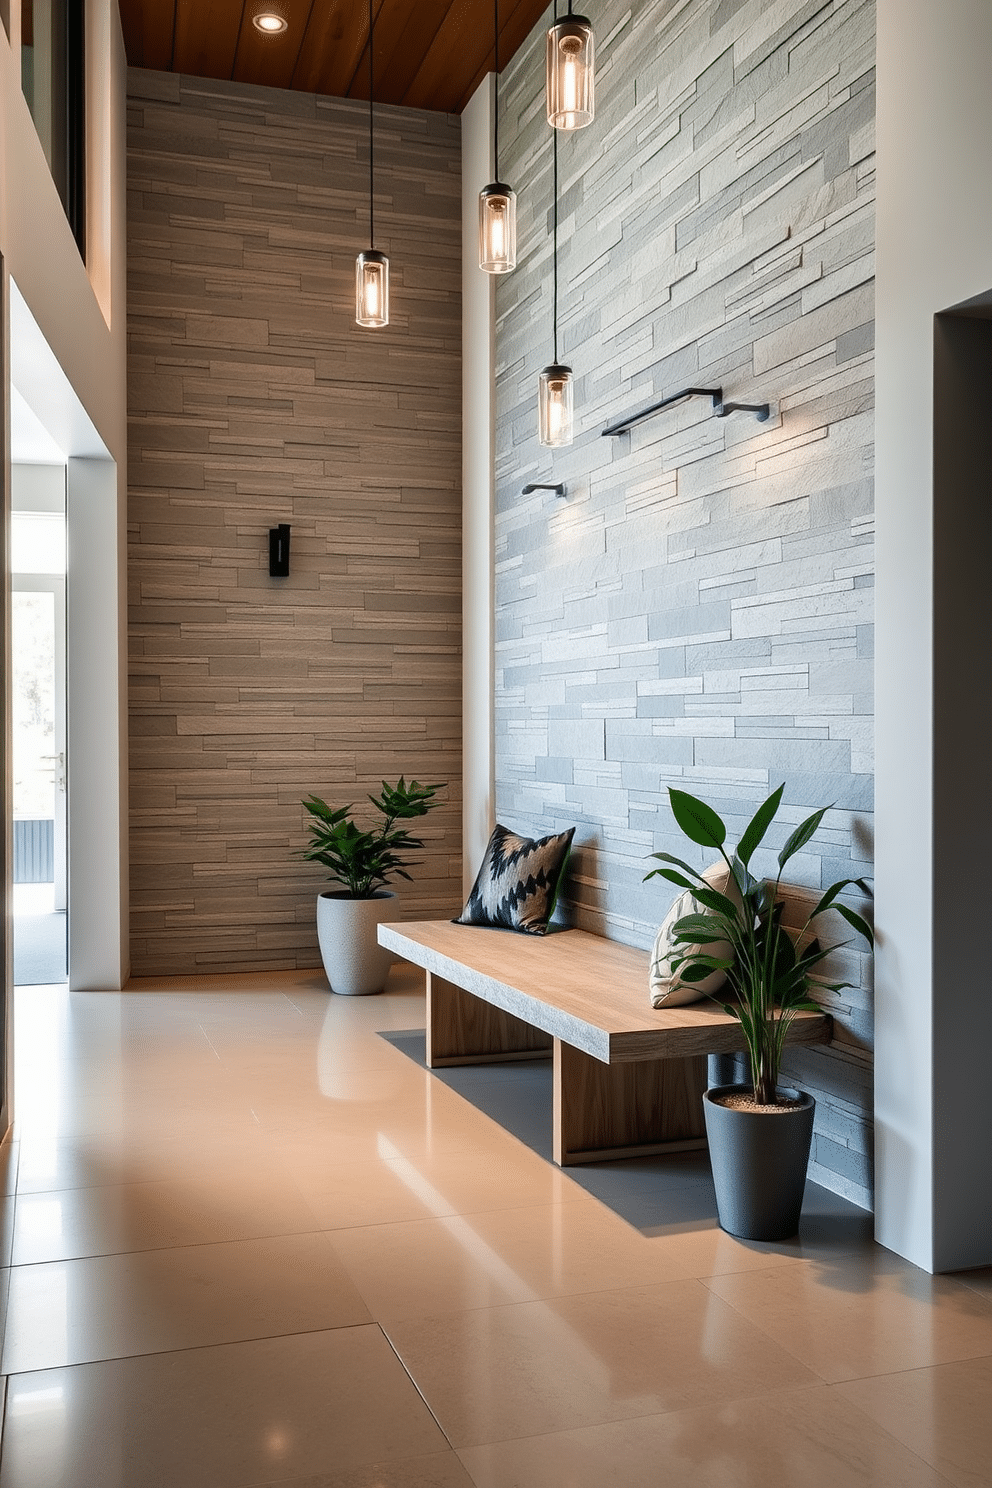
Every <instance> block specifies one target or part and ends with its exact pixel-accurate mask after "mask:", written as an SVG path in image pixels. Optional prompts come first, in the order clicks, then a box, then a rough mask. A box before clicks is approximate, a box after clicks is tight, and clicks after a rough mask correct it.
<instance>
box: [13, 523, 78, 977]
mask: <svg viewBox="0 0 992 1488" xmlns="http://www.w3.org/2000/svg"><path fill="white" fill-rule="evenodd" d="M11 559H12V562H11V567H12V570H13V574H12V590H13V592H12V595H11V650H12V653H13V672H12V683H13V773H14V982H15V985H21V986H23V985H32V984H33V985H37V984H52V983H56V982H64V981H65V980H66V976H67V908H68V906H67V851H66V848H67V843H66V820H67V811H66V804H67V803H66V685H65V684H66V672H65V655H66V630H65V518H64V515H62V514H60V513H50V512H44V513H42V512H14V513H13V514H12V517H11ZM60 566H61V572H59V571H58V569H59V567H60Z"/></svg>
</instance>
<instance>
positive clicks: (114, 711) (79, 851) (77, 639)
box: [66, 459, 128, 991]
mask: <svg viewBox="0 0 992 1488" xmlns="http://www.w3.org/2000/svg"><path fill="white" fill-rule="evenodd" d="M117 481H118V471H117V466H116V465H115V463H114V462H113V461H112V460H89V459H71V460H70V461H69V464H68V480H67V499H66V511H67V530H68V560H69V561H68V572H67V578H66V610H67V619H68V645H67V672H68V692H69V706H68V735H69V747H68V767H69V985H70V987H71V989H72V990H73V991H87V990H97V991H100V990H113V989H117V988H120V987H121V986H123V984H124V981H125V980H126V979H127V974H128V950H127V930H128V879H127V864H128V853H127V813H126V794H125V793H126V790H127V691H126V672H125V668H124V659H125V657H126V646H125V644H124V640H125V636H124V613H125V611H124V602H125V588H124V582H123V576H124V564H123V561H122V555H121V552H120V544H121V529H120V523H119V521H118V490H117ZM121 499H122V500H123V493H122V494H121Z"/></svg>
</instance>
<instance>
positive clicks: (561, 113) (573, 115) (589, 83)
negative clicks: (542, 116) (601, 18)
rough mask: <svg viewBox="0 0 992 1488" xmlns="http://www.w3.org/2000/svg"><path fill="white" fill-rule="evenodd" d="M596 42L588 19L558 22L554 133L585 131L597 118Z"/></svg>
mask: <svg viewBox="0 0 992 1488" xmlns="http://www.w3.org/2000/svg"><path fill="white" fill-rule="evenodd" d="M593 50H594V38H593V34H592V25H591V24H590V22H589V21H588V20H587V19H586V17H585V16H581V15H573V14H572V0H568V15H567V16H565V17H563V19H562V20H559V19H558V4H557V0H555V22H554V25H553V26H552V27H551V29H550V31H549V32H548V123H549V124H550V125H551V126H552V128H553V129H583V128H584V127H585V125H586V124H591V123H592V121H593V115H594V114H595V111H596V109H595V97H594V76H593Z"/></svg>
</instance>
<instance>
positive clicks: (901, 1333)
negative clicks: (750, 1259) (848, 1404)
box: [707, 1249, 992, 1381]
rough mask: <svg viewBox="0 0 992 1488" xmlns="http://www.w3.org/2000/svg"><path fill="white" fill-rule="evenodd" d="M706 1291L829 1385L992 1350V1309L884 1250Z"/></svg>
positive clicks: (723, 1279) (744, 1277)
mask: <svg viewBox="0 0 992 1488" xmlns="http://www.w3.org/2000/svg"><path fill="white" fill-rule="evenodd" d="M707 1285H708V1286H709V1287H710V1288H711V1290H712V1291H714V1292H715V1293H716V1294H717V1296H720V1297H722V1298H723V1299H724V1300H725V1301H726V1302H729V1303H730V1304H731V1305H732V1306H733V1307H735V1308H736V1309H737V1310H738V1311H739V1312H740V1313H741V1314H742V1315H743V1316H744V1317H746V1318H748V1320H749V1321H750V1322H752V1323H754V1325H755V1326H756V1327H758V1328H760V1329H761V1331H762V1332H763V1333H764V1334H766V1335H767V1337H769V1338H772V1339H774V1340H775V1341H776V1343H779V1344H781V1345H782V1347H783V1348H787V1349H789V1351H790V1352H791V1353H793V1354H795V1356H796V1358H797V1359H801V1360H802V1361H803V1363H804V1364H806V1365H807V1366H808V1367H809V1368H810V1369H814V1370H815V1371H816V1372H817V1374H819V1375H820V1376H821V1377H822V1378H823V1379H825V1380H829V1381H839V1380H846V1379H862V1378H864V1377H865V1376H867V1375H874V1374H887V1373H889V1372H890V1371H893V1370H897V1369H914V1368H919V1367H921V1366H924V1365H929V1364H941V1363H947V1362H949V1361H951V1360H954V1359H970V1358H978V1357H980V1356H982V1355H984V1354H992V1303H990V1302H988V1301H986V1300H985V1299H984V1298H982V1297H980V1296H979V1295H978V1294H977V1293H976V1292H974V1291H971V1290H969V1289H968V1288H967V1287H964V1286H961V1284H960V1283H959V1282H957V1281H953V1280H950V1279H949V1278H947V1277H941V1276H928V1275H927V1274H926V1272H923V1271H919V1270H917V1268H916V1267H915V1266H911V1265H910V1264H909V1262H908V1261H903V1260H900V1259H899V1257H898V1256H894V1255H893V1254H892V1253H891V1252H889V1251H884V1250H881V1249H877V1250H876V1251H875V1252H874V1253H872V1254H870V1255H867V1256H848V1257H843V1256H841V1257H838V1258H837V1259H836V1261H835V1262H834V1263H833V1264H832V1265H831V1266H829V1267H827V1266H824V1265H821V1264H820V1263H817V1262H810V1263H809V1264H808V1265H805V1266H793V1267H789V1268H784V1269H782V1270H770V1271H752V1272H748V1273H746V1274H745V1273H738V1274H735V1275H732V1276H717V1277H712V1278H711V1279H709V1281H708V1282H707Z"/></svg>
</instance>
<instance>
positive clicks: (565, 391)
mask: <svg viewBox="0 0 992 1488" xmlns="http://www.w3.org/2000/svg"><path fill="white" fill-rule="evenodd" d="M552 154H553V159H554V208H553V211H552V219H551V220H552V223H553V228H554V246H553V252H552V261H551V262H552V266H551V273H552V284H553V286H554V298H553V306H554V308H553V320H554V338H555V359H554V361H553V362H551V363H550V364H549V365H548V366H547V367H545V368H544V370H543V371H542V373H541V378H540V381H539V383H538V392H537V412H538V435H539V438H540V441H541V443H542V444H545V445H548V446H549V447H550V448H551V449H558V448H560V447H561V446H563V445H566V444H571V442H572V369H571V367H565V366H563V365H562V364H561V363H560V362H559V360H558V131H557V130H555V132H554V134H553V136H552Z"/></svg>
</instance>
